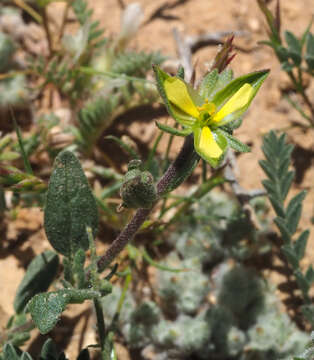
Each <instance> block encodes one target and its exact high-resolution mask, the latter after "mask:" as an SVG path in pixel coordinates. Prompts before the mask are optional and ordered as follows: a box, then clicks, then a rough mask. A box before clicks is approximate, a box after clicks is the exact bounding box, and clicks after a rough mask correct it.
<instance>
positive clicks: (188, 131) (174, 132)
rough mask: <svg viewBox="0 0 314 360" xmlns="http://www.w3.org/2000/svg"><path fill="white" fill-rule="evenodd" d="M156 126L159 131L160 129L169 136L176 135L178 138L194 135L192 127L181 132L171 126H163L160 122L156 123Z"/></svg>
mask: <svg viewBox="0 0 314 360" xmlns="http://www.w3.org/2000/svg"><path fill="white" fill-rule="evenodd" d="M156 126H157V127H158V129H160V130H162V131H164V132H166V133H168V134H171V135H176V136H187V135H190V134H191V133H192V129H191V128H190V127H186V128H185V129H183V130H179V129H176V128H173V127H171V126H168V125H165V124H161V123H159V122H158V121H156Z"/></svg>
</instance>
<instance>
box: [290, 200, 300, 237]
mask: <svg viewBox="0 0 314 360" xmlns="http://www.w3.org/2000/svg"><path fill="white" fill-rule="evenodd" d="M301 213H302V205H297V206H296V207H295V208H294V210H293V211H292V212H291V213H290V214H289V216H287V220H286V221H287V226H288V228H289V230H290V232H291V234H294V233H295V232H296V231H297V228H298V224H299V221H300V218H301Z"/></svg>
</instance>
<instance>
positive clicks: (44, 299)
mask: <svg viewBox="0 0 314 360" xmlns="http://www.w3.org/2000/svg"><path fill="white" fill-rule="evenodd" d="M97 296H100V294H99V293H98V292H96V291H93V290H74V289H71V290H70V289H64V290H59V291H54V292H50V293H42V294H37V295H35V296H34V297H33V298H32V300H31V301H30V302H29V303H28V310H29V311H30V313H31V316H32V319H33V321H34V323H35V325H36V326H37V327H38V329H39V331H40V333H41V334H47V333H48V332H49V331H50V330H52V329H53V328H54V326H55V325H56V323H57V322H58V320H59V318H60V316H61V314H62V312H63V311H64V310H65V308H66V306H67V305H68V304H79V303H82V302H84V301H85V300H87V299H94V298H95V297H97Z"/></svg>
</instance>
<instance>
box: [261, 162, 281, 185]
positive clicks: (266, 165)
mask: <svg viewBox="0 0 314 360" xmlns="http://www.w3.org/2000/svg"><path fill="white" fill-rule="evenodd" d="M259 165H260V167H261V168H262V169H263V170H264V172H265V173H266V175H267V176H268V177H269V178H270V179H271V180H272V181H273V182H276V180H277V179H276V169H275V168H274V165H273V164H272V163H270V162H267V161H266V160H260V161H259Z"/></svg>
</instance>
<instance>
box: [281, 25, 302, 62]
mask: <svg viewBox="0 0 314 360" xmlns="http://www.w3.org/2000/svg"><path fill="white" fill-rule="evenodd" d="M285 39H286V42H287V44H288V47H289V49H288V52H289V56H290V57H291V59H292V61H293V62H294V63H295V65H296V66H299V65H300V64H301V61H302V46H301V43H300V41H299V40H298V39H297V38H296V37H295V36H294V34H293V33H292V32H290V31H285Z"/></svg>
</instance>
